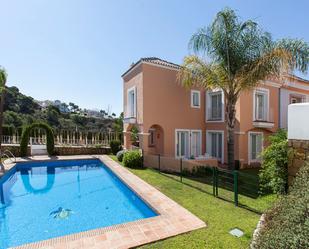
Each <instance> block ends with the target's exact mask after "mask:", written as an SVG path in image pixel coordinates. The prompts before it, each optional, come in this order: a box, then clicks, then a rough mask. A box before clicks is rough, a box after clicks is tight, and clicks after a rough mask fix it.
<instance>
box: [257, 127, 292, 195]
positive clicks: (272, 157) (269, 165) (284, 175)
mask: <svg viewBox="0 0 309 249" xmlns="http://www.w3.org/2000/svg"><path fill="white" fill-rule="evenodd" d="M268 140H269V143H270V144H269V146H268V147H267V148H266V149H264V151H263V153H262V157H263V163H262V169H261V171H260V174H259V177H260V183H261V184H260V185H261V188H262V189H261V190H262V191H265V190H266V191H267V190H268V189H271V190H272V192H274V193H277V194H284V193H286V192H287V187H288V186H287V185H288V154H289V150H288V138H287V132H286V131H285V130H278V131H277V132H276V133H275V134H273V135H271V136H269V137H268Z"/></svg>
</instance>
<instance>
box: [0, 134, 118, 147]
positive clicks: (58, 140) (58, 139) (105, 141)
mask: <svg viewBox="0 0 309 249" xmlns="http://www.w3.org/2000/svg"><path fill="white" fill-rule="evenodd" d="M54 139H55V140H54V141H55V145H63V146H109V143H110V141H111V140H118V139H119V134H118V133H116V132H109V133H101V134H100V136H99V135H97V136H93V137H91V138H88V137H87V136H80V137H78V136H73V135H69V136H61V135H55V138H54ZM20 140H21V138H20V136H7V135H5V136H2V144H7V145H15V144H16V145H17V144H20ZM29 144H32V145H40V144H46V136H45V135H41V136H33V137H30V140H29Z"/></svg>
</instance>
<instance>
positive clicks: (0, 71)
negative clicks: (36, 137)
mask: <svg viewBox="0 0 309 249" xmlns="http://www.w3.org/2000/svg"><path fill="white" fill-rule="evenodd" d="M6 79H7V73H6V71H5V69H4V68H3V67H1V66H0V94H1V100H0V155H1V152H2V150H1V143H2V124H3V106H4V94H5V84H6Z"/></svg>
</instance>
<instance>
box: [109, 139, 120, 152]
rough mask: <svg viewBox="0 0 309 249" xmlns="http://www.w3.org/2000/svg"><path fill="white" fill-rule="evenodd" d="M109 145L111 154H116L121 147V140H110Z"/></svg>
mask: <svg viewBox="0 0 309 249" xmlns="http://www.w3.org/2000/svg"><path fill="white" fill-rule="evenodd" d="M109 146H110V147H111V151H112V153H113V155H116V154H117V152H118V151H120V150H121V149H122V147H121V141H119V140H112V141H110V143H109Z"/></svg>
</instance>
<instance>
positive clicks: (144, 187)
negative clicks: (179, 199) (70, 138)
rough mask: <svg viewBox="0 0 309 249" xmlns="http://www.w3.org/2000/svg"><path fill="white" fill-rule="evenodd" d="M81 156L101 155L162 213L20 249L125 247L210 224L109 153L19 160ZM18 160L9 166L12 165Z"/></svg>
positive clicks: (30, 244) (44, 157) (28, 160)
mask: <svg viewBox="0 0 309 249" xmlns="http://www.w3.org/2000/svg"><path fill="white" fill-rule="evenodd" d="M78 159H99V160H100V161H102V162H103V163H104V164H105V165H106V166H107V167H108V168H109V169H110V170H111V171H112V172H113V173H115V174H116V175H117V176H118V177H119V178H120V179H121V180H122V181H123V182H124V183H125V184H126V185H127V186H128V187H129V188H130V189H131V190H132V191H134V192H135V193H136V194H137V195H138V196H139V197H140V198H141V199H142V200H143V201H144V202H146V203H147V204H148V205H149V206H150V207H151V208H152V209H153V210H155V212H156V213H157V214H158V216H155V217H151V218H146V219H141V220H136V221H132V222H128V223H123V224H119V225H114V226H109V227H102V228H98V229H93V230H88V231H85V232H80V233H74V234H70V235H65V236H61V237H55V238H51V239H48V240H42V241H37V242H33V243H29V244H24V245H21V246H17V247H14V248H16V249H32V248H44V249H62V248H66V249H70V248H93V249H96V248H100V249H101V248H108V249H114V248H115V249H116V248H117V249H124V248H132V247H137V246H141V245H144V244H147V243H151V242H155V241H158V240H162V239H166V238H168V237H172V236H175V235H179V234H182V233H186V232H190V231H193V230H196V229H199V228H203V227H206V224H205V222H203V221H202V220H200V219H199V218H198V217H196V216H195V215H193V214H192V213H190V212H189V211H188V210H186V209H185V208H183V207H181V206H180V205H179V204H178V203H176V202H175V201H173V200H171V199H170V198H169V197H167V196H166V195H164V194H163V193H161V192H160V191H159V190H157V189H156V188H154V187H153V186H151V185H150V184H148V183H146V182H145V181H143V180H142V179H140V178H139V177H138V176H136V175H134V174H133V173H131V172H130V171H129V170H128V169H126V168H125V167H123V166H121V165H120V164H119V163H117V162H116V161H114V160H113V159H111V158H110V157H109V156H107V155H84V156H58V157H56V158H53V157H52V158H50V157H47V156H40V157H30V158H27V159H25V158H17V163H20V162H31V161H58V160H78ZM14 166H15V163H14V164H11V165H8V164H7V166H6V168H7V169H11V168H12V167H14Z"/></svg>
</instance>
